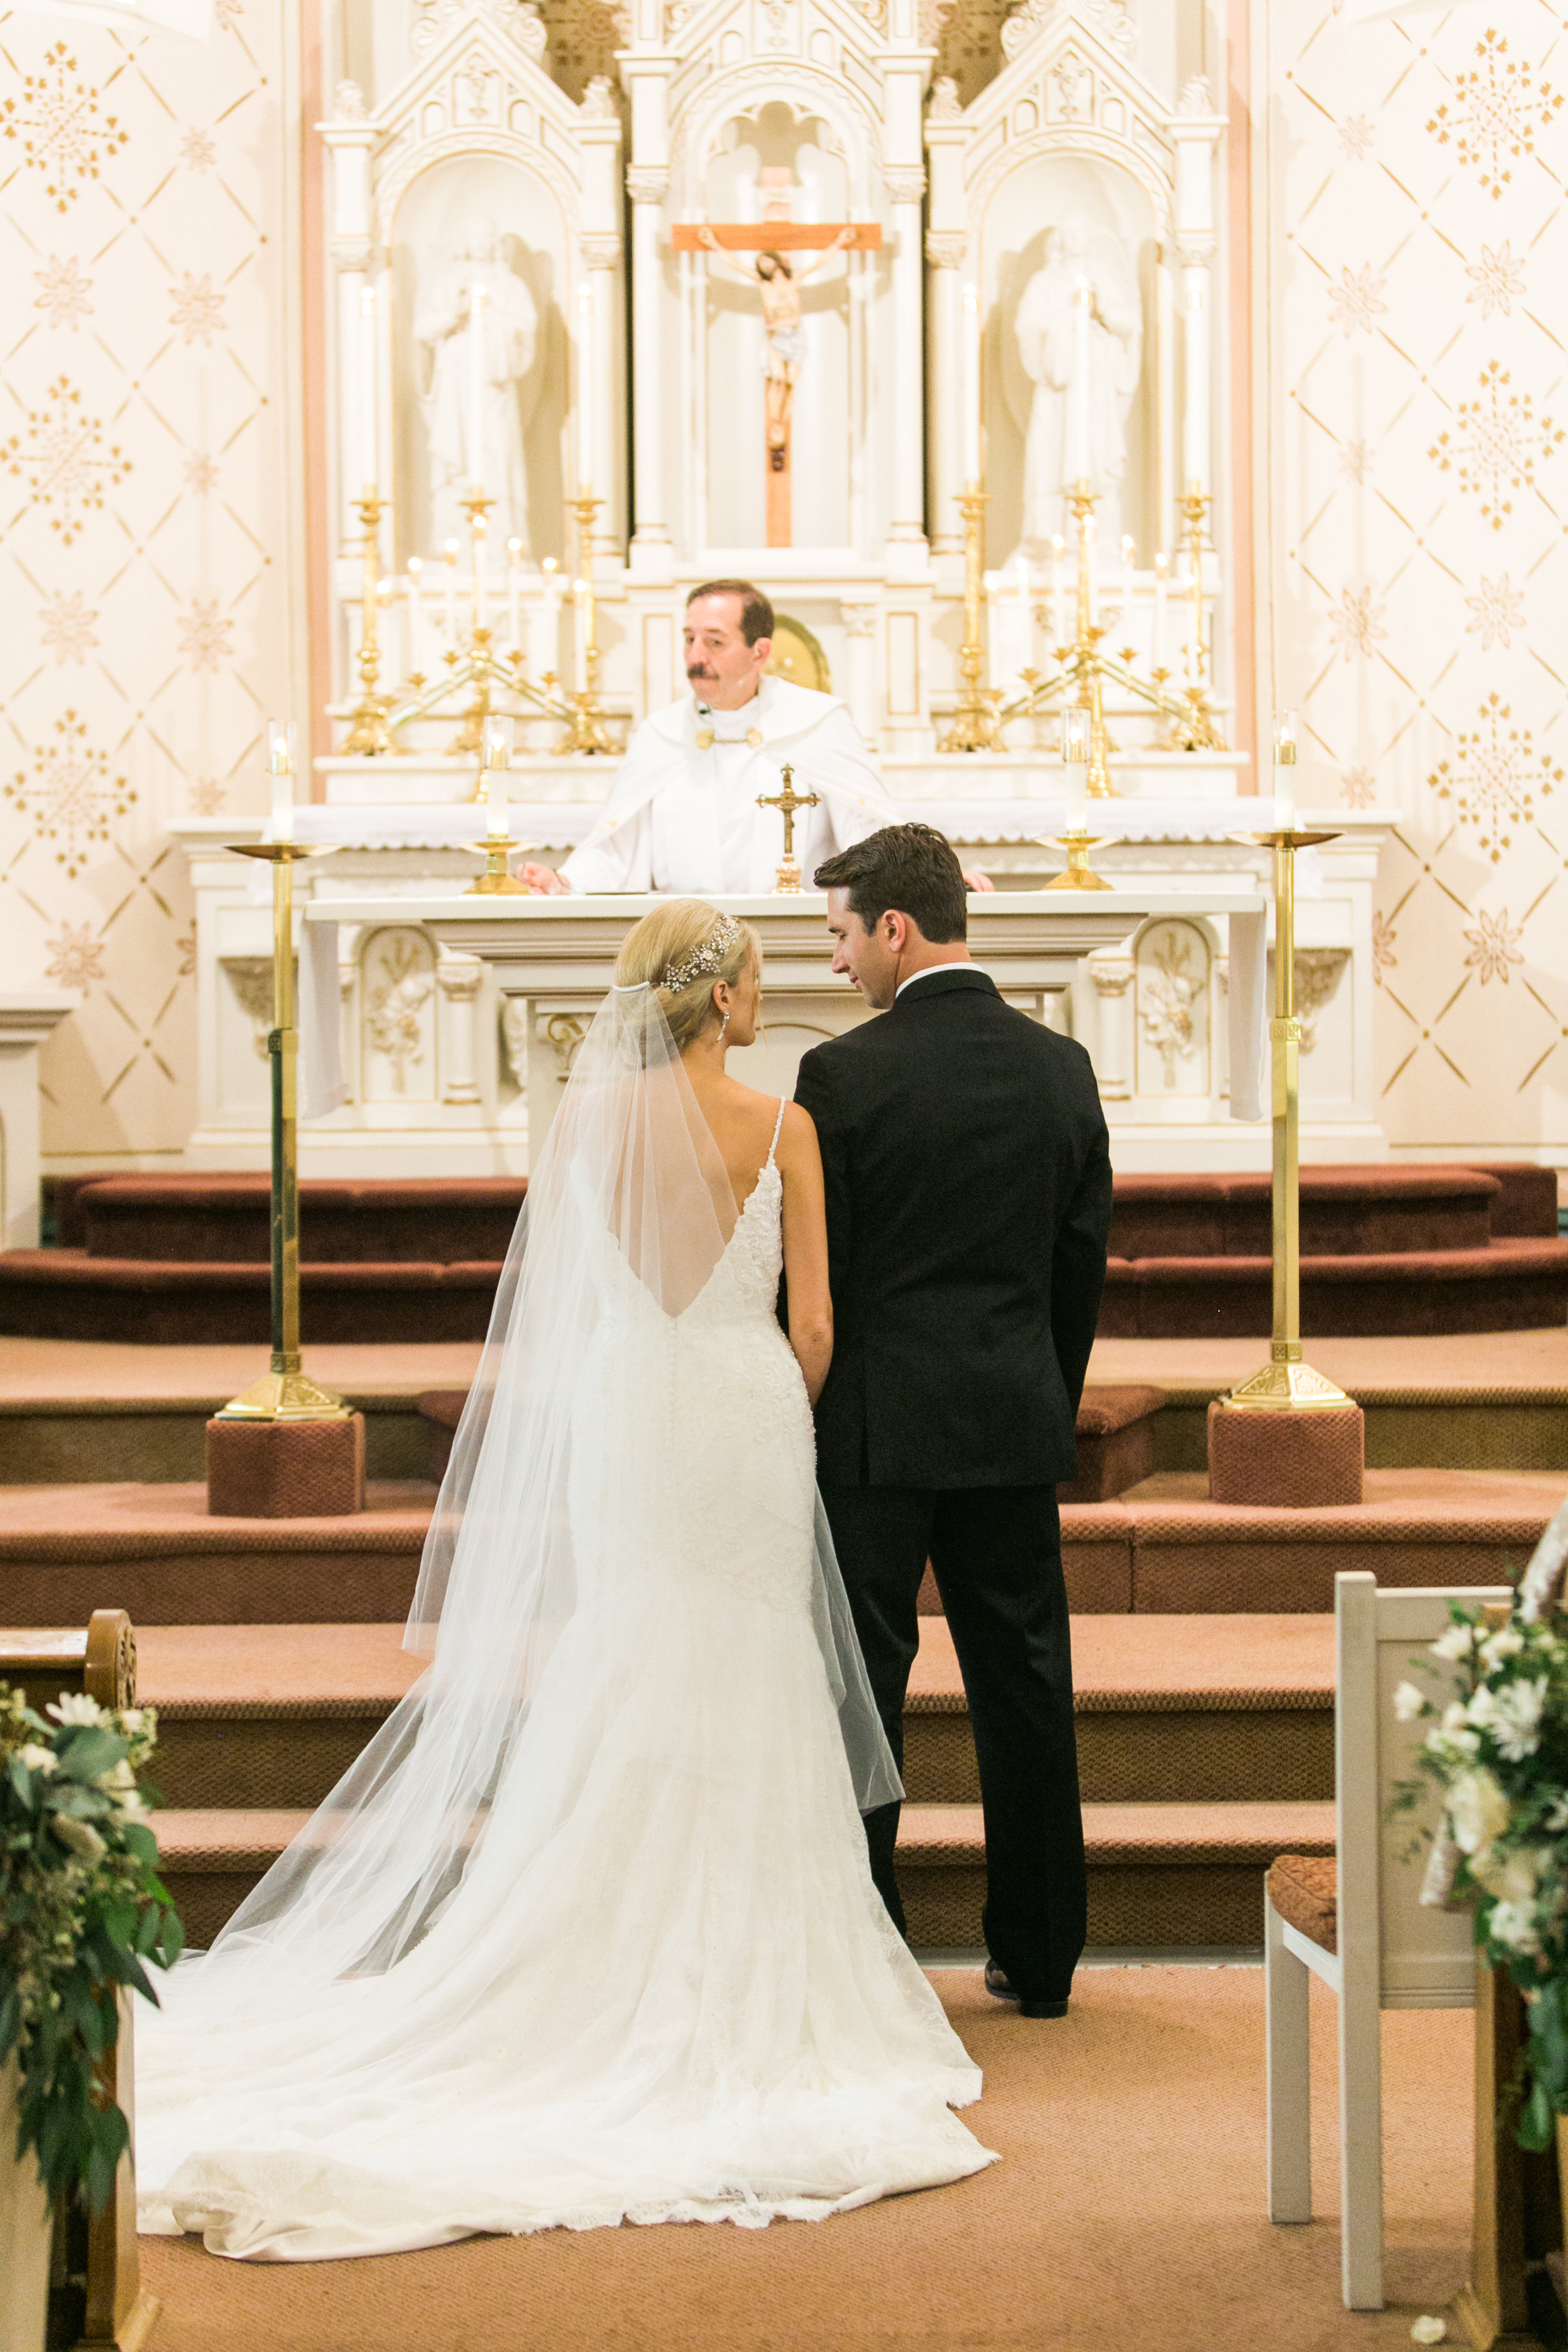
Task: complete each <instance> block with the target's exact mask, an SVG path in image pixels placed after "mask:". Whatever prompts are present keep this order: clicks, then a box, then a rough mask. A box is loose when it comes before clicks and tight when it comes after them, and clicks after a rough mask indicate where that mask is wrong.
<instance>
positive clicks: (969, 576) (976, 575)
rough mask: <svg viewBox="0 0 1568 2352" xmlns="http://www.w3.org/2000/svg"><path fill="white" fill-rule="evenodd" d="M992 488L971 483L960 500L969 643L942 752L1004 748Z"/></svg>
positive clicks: (963, 651)
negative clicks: (991, 558) (987, 541)
mask: <svg viewBox="0 0 1568 2352" xmlns="http://www.w3.org/2000/svg"><path fill="white" fill-rule="evenodd" d="M988 497H989V493H988V492H987V491H986V490H985V489H984V488H983V487H982V485H981V484H980V483H979V482H971V483H970V484H969V487H968V488H967V489H966V490H965V491H964V493H963V497H962V498H961V499H959V501H958V510H959V512H960V514H962V515H963V646H961V647H960V649H959V656H958V667H959V674H960V676H961V677H963V685H962V687H961V688H959V694H958V708H957V709H956V710H955V711H954V712H953V716H952V726H951V727H950V728H949V729H948V730H947V733H946V734H945V735H944V736H943V737H942V741H941V743H940V744H939V745H938V746H937V748H938V750H939V751H1001V750H1002V749H1003V748H1004V746H1003V742H1002V735H1001V730H1000V729H999V728H998V726H997V723H996V704H997V702H998V700H999V699H1000V697H999V696H998V694H997V692H996V689H995V688H994V687H989V686H987V685H986V683H985V638H984V605H985V559H984V547H983V545H982V525H983V523H984V516H985V508H986V502H987V499H988Z"/></svg>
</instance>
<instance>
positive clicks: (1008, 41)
mask: <svg viewBox="0 0 1568 2352" xmlns="http://www.w3.org/2000/svg"><path fill="white" fill-rule="evenodd" d="M1056 12H1057V11H1056V0H1024V5H1023V6H1022V7H1021V8H1015V9H1014V11H1013V13H1012V15H1011V16H1009V17H1008V19H1007V21H1006V23H1005V25H1004V26H1003V27H1002V54H1003V56H1004V57H1005V58H1006V59H1007V60H1008V62H1009V64H1011V62H1012V60H1013V59H1014V58H1016V56H1017V55H1018V53H1019V51H1020V50H1021V49H1026V48H1027V47H1028V46H1029V43H1030V42H1031V41H1032V40H1034V39H1035V38H1036V37H1037V35H1038V34H1040V33H1042V32H1043V31H1044V30H1045V28H1046V26H1047V24H1048V23H1049V22H1050V19H1051V18H1052V17H1053V16H1055V15H1056Z"/></svg>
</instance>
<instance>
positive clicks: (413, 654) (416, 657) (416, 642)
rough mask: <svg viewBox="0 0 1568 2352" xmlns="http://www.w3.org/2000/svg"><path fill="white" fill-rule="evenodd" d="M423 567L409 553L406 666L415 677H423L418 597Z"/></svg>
mask: <svg viewBox="0 0 1568 2352" xmlns="http://www.w3.org/2000/svg"><path fill="white" fill-rule="evenodd" d="M424 569H425V566H424V563H423V562H422V561H421V560H420V558H419V557H418V556H417V555H411V556H410V557H409V559H408V592H407V593H408V667H409V670H410V671H411V672H412V673H413V674H414V675H416V676H417V677H423V676H424V675H425V665H424V650H425V648H424V635H425V633H424V630H423V628H422V627H421V625H420V624H421V622H422V621H423V618H424V614H423V610H422V608H421V604H420V597H419V575H420V573H421V572H423V571H424Z"/></svg>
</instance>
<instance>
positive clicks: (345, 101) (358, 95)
mask: <svg viewBox="0 0 1568 2352" xmlns="http://www.w3.org/2000/svg"><path fill="white" fill-rule="evenodd" d="M332 112H333V114H334V115H335V116H336V118H337V120H338V121H340V122H363V121H365V120H366V119H367V118H366V115H365V110H364V92H363V89H361V88H360V86H359V84H358V82H357V81H341V82H339V84H338V86H337V88H336V89H335V90H334V91H333V92H332Z"/></svg>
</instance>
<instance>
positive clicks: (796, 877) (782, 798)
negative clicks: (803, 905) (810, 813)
mask: <svg viewBox="0 0 1568 2352" xmlns="http://www.w3.org/2000/svg"><path fill="white" fill-rule="evenodd" d="M782 773H783V776H784V790H783V792H780V793H773V794H772V795H770V794H768V793H758V794H757V806H758V807H759V808H776V809H777V810H778V812H779V814H781V816H782V817H783V818H784V856H783V857H782V858H781V859H780V861H779V870H778V878H777V880H776V881H775V882H774V884H773V888H774V890H775V892H778V893H780V894H781V895H784V896H789V897H795V898H798V896H799V895H800V866H799V864H798V862H797V860H796V858H795V811H796V809H803V808H817V807H819V806H820V805H821V795H820V793H797V792H796V791H795V770H794V769H793V768H792V767H791V766H790V765H789V762H788V761H785V762H784V768H783V771H782Z"/></svg>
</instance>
